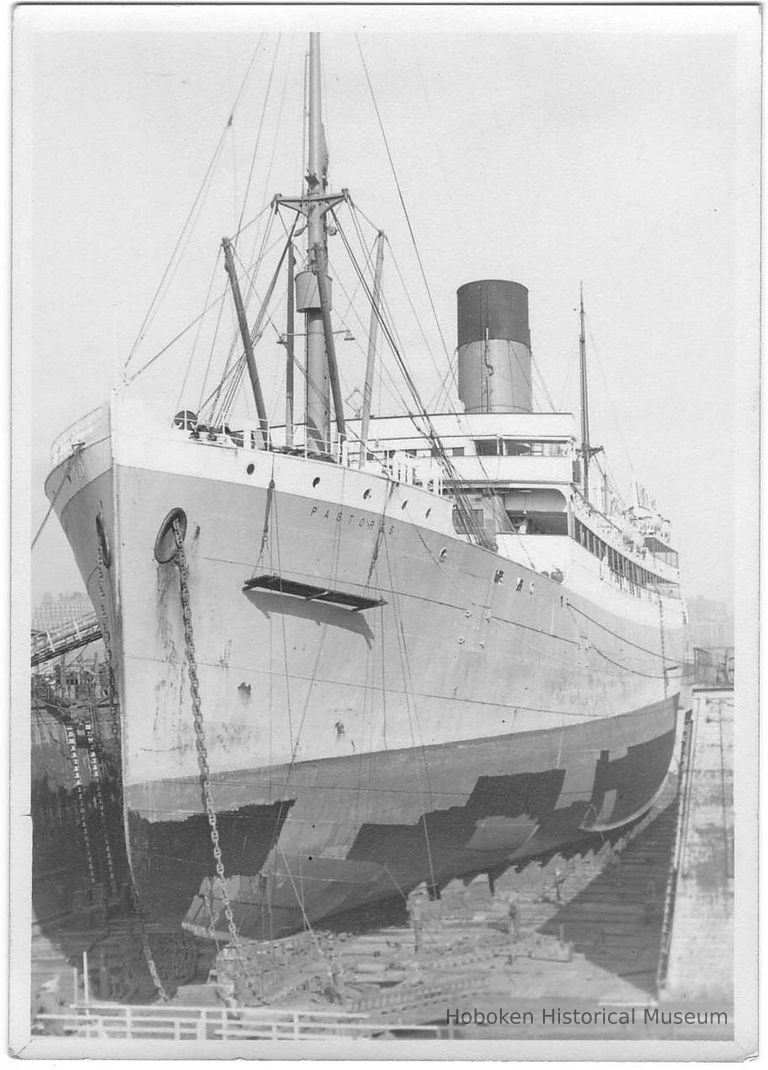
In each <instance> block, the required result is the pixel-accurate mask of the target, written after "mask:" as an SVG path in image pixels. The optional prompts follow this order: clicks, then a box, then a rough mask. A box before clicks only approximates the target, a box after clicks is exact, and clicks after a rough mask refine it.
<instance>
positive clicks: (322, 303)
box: [281, 33, 345, 454]
mask: <svg viewBox="0 0 768 1070" xmlns="http://www.w3.org/2000/svg"><path fill="white" fill-rule="evenodd" d="M308 112H309V129H308V139H307V140H308V146H307V148H308V152H307V174H306V176H305V188H304V194H303V196H302V197H301V198H300V202H299V203H300V210H301V211H303V212H304V214H305V215H306V217H307V270H306V271H302V272H300V273H299V274H298V275H297V276H296V297H297V301H296V309H297V311H298V312H303V313H304V315H305V320H306V338H307V404H306V423H307V449H308V451H309V452H310V453H321V454H324V453H328V452H329V450H330V445H331V393H332V394H333V407H334V410H335V415H336V425H337V428H338V432H339V439H340V442H343V441H344V436H345V427H344V413H343V410H342V400H341V385H340V382H339V373H338V368H337V365H336V348H335V346H334V341H333V330H332V326H331V280H330V278H329V277H328V275H327V270H328V232H327V225H326V218H325V217H326V212H327V211H328V209H329V208H330V207H332V206H333V205H334V204H336V203H338V201H340V200H343V197H339V196H336V195H334V194H329V193H328V147H327V145H326V141H325V130H324V129H323V120H322V98H321V89H320V35H319V34H317V33H311V34H310V35H309V86H308ZM281 203H289V202H286V201H282V202H281ZM294 206H296V207H298V205H296V202H295V201H294Z"/></svg>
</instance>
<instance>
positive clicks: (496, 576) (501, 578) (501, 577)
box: [493, 568, 504, 583]
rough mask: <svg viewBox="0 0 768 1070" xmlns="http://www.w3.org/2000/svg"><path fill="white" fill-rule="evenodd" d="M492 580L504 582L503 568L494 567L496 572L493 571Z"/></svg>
mask: <svg viewBox="0 0 768 1070" xmlns="http://www.w3.org/2000/svg"><path fill="white" fill-rule="evenodd" d="M493 582H494V583H503V582H504V569H503V568H497V569H496V572H495V573H494V576H493Z"/></svg>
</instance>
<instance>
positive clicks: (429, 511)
mask: <svg viewBox="0 0 768 1070" xmlns="http://www.w3.org/2000/svg"><path fill="white" fill-rule="evenodd" d="M431 512H432V506H431V505H430V507H429V509H427V511H426V513H425V514H424V516H425V517H428V516H429V514H430V513H431Z"/></svg>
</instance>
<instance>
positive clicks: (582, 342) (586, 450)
mask: <svg viewBox="0 0 768 1070" xmlns="http://www.w3.org/2000/svg"><path fill="white" fill-rule="evenodd" d="M584 324H585V319H584V284H583V283H579V365H580V377H579V379H580V384H581V448H580V450H579V452H580V453H581V464H582V478H581V492H582V494H583V495H584V500H585V501H587V502H588V501H589V462H590V461H591V459H592V458H593V457H594V455H595V454H596V453H600V452H601V451H602V449H603V447H602V446H591V445H590V442H589V385H588V382H587V338H586V331H585V328H584Z"/></svg>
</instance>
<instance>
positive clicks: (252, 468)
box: [246, 464, 254, 476]
mask: <svg viewBox="0 0 768 1070" xmlns="http://www.w3.org/2000/svg"><path fill="white" fill-rule="evenodd" d="M246 472H247V473H248V475H249V476H252V475H253V472H254V466H253V465H252V464H249V465H248V467H247V468H246Z"/></svg>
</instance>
